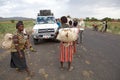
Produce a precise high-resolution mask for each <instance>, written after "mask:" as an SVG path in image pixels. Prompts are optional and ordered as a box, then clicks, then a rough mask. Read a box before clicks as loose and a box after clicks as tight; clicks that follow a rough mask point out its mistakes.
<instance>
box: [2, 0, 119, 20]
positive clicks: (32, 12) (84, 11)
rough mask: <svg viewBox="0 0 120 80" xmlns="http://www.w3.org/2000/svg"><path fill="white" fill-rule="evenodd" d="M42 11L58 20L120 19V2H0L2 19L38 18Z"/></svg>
mask: <svg viewBox="0 0 120 80" xmlns="http://www.w3.org/2000/svg"><path fill="white" fill-rule="evenodd" d="M40 9H51V11H52V12H53V13H54V15H55V17H57V18H59V17H61V16H63V15H65V16H67V15H70V16H71V17H76V18H85V17H96V18H99V19H101V18H104V17H110V18H120V0H0V17H29V18H36V16H37V13H38V12H39V10H40Z"/></svg>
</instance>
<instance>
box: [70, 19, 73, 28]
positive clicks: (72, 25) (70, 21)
mask: <svg viewBox="0 0 120 80" xmlns="http://www.w3.org/2000/svg"><path fill="white" fill-rule="evenodd" d="M72 24H73V22H72V21H71V20H70V21H69V27H70V28H72V27H73V25H72Z"/></svg>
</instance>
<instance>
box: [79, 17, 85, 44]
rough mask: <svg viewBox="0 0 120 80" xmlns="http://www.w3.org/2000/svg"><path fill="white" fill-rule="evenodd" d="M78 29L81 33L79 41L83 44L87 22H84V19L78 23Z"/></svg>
mask: <svg viewBox="0 0 120 80" xmlns="http://www.w3.org/2000/svg"><path fill="white" fill-rule="evenodd" d="M78 28H79V29H80V32H79V36H80V37H79V39H78V43H79V42H80V43H82V42H83V31H84V30H85V22H84V21H83V19H82V18H80V22H79V23H78Z"/></svg>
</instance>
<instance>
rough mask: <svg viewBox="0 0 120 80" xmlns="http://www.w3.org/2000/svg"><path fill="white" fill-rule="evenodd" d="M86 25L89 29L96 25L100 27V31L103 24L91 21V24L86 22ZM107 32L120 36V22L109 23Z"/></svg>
mask: <svg viewBox="0 0 120 80" xmlns="http://www.w3.org/2000/svg"><path fill="white" fill-rule="evenodd" d="M85 23H86V26H87V27H88V28H92V27H93V26H92V25H93V24H94V23H96V24H97V25H98V29H99V30H100V29H101V28H102V26H103V25H102V22H100V21H96V22H95V21H94V22H93V21H89V22H85ZM107 32H110V33H114V34H120V22H108V29H107Z"/></svg>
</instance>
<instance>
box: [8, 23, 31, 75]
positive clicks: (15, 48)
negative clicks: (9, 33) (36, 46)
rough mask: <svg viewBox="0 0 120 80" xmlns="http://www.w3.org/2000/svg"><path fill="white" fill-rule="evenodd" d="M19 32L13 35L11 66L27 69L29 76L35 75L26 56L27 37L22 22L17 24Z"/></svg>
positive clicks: (20, 69)
mask: <svg viewBox="0 0 120 80" xmlns="http://www.w3.org/2000/svg"><path fill="white" fill-rule="evenodd" d="M16 29H17V32H16V33H15V34H14V35H13V38H12V40H13V42H12V47H11V62H10V66H11V68H16V69H17V70H18V71H22V70H25V71H26V72H27V73H28V75H29V76H33V73H32V72H31V71H30V70H29V68H28V66H27V64H26V58H25V53H24V50H25V49H26V46H27V45H26V39H25V38H24V34H23V30H24V26H23V24H21V23H19V22H18V23H17V24H16Z"/></svg>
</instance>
